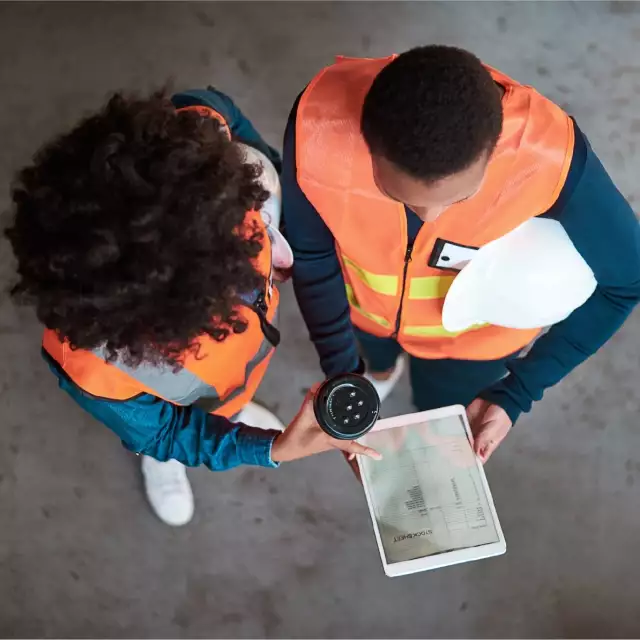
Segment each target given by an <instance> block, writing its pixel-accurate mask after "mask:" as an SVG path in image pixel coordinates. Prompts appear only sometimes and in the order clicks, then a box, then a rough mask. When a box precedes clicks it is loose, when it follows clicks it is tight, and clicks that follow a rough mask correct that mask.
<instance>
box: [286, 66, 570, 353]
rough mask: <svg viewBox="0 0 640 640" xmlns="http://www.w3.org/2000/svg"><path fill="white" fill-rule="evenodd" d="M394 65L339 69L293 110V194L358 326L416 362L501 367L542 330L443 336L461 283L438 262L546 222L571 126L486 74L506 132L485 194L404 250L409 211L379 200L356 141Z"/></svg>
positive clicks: (503, 79)
mask: <svg viewBox="0 0 640 640" xmlns="http://www.w3.org/2000/svg"><path fill="white" fill-rule="evenodd" d="M394 57H395V56H391V57H388V58H380V59H356V58H338V59H337V61H336V63H335V64H333V65H331V66H329V67H327V68H326V69H324V70H323V71H321V72H320V73H319V74H318V75H317V76H316V77H315V78H314V79H313V80H312V81H311V83H310V84H309V85H308V87H307V89H306V90H305V91H304V93H303V94H302V97H301V99H300V103H299V105H298V113H297V121H296V160H297V179H298V183H299V185H300V187H301V189H302V191H303V192H304V193H305V195H306V196H307V198H308V200H309V201H310V202H311V204H312V205H313V206H314V207H315V208H316V210H317V211H318V213H319V214H320V216H321V217H322V218H323V220H324V221H325V223H326V224H327V226H328V227H329V229H330V230H331V232H332V233H333V236H334V238H335V242H336V250H337V253H338V257H339V259H340V262H341V265H342V273H343V275H344V280H345V285H346V290H347V298H348V300H349V304H350V306H351V318H352V321H353V323H354V324H355V325H356V326H357V327H359V328H360V329H362V330H364V331H366V332H368V333H370V334H373V335H375V336H380V337H394V338H396V339H397V340H398V342H399V343H400V344H401V345H402V347H403V349H404V350H405V351H407V352H408V353H410V354H412V355H414V356H417V357H419V358H432V359H437V358H455V359H467V360H493V359H498V358H501V357H504V356H507V355H509V354H511V353H514V352H516V351H518V350H519V349H521V348H522V347H524V346H525V345H527V344H528V343H529V342H530V341H531V340H532V339H533V338H535V336H536V335H537V334H538V333H539V329H533V330H519V329H508V328H505V327H499V326H494V325H484V326H479V327H473V328H471V329H468V330H466V331H464V332H459V333H450V332H448V331H446V330H445V328H444V327H443V326H442V306H443V302H444V297H445V295H446V293H447V291H448V289H449V287H450V286H451V283H452V282H453V279H454V278H455V277H456V272H455V271H452V270H450V269H447V268H445V267H443V266H442V261H440V260H438V252H439V251H441V249H442V247H443V246H446V244H445V243H450V244H449V246H451V245H460V246H463V247H468V248H478V247H481V246H483V245H484V244H486V243H488V242H490V241H491V240H495V239H496V238H499V237H501V236H503V235H504V234H506V233H508V232H509V231H511V230H513V229H515V228H516V227H517V226H518V225H520V224H521V223H522V222H524V221H525V220H528V219H529V218H532V217H534V216H537V215H540V214H543V213H544V212H546V211H547V210H548V209H549V207H550V206H551V205H552V204H553V203H554V202H555V201H556V199H557V198H558V195H559V194H560V191H561V189H562V187H563V185H564V182H565V180H566V177H567V173H568V171H569V166H570V164H571V158H572V155H573V143H574V132H573V125H572V122H571V119H570V118H569V117H568V116H567V114H566V113H564V112H563V111H562V110H561V109H560V108H559V107H558V106H556V105H555V104H553V103H552V102H550V101H549V100H547V99H546V98H544V97H543V96H541V95H540V94H539V93H537V92H536V91H535V90H534V89H532V88H531V87H527V86H523V85H520V84H517V83H516V82H514V81H513V80H511V78H508V77H507V76H505V75H503V74H502V73H500V72H498V71H495V70H494V69H489V71H490V73H491V75H492V77H493V79H494V80H495V82H497V83H498V84H500V85H501V86H502V87H504V89H505V94H504V97H503V101H502V104H503V110H504V124H503V129H502V133H501V135H500V139H499V141H498V144H497V147H496V149H495V151H494V153H493V155H492V157H491V160H490V162H489V165H488V168H487V173H486V176H485V179H484V183H483V185H482V187H481V189H480V191H479V192H478V193H477V194H476V195H475V196H474V197H472V198H470V199H469V200H465V201H464V202H459V203H457V204H454V205H452V206H451V207H449V208H448V209H446V210H445V211H444V212H443V213H442V215H441V216H440V217H439V218H438V219H437V220H436V221H435V222H432V223H424V224H423V225H422V228H421V229H420V231H419V233H418V236H417V238H416V240H415V243H414V245H413V249H412V250H411V251H410V250H408V248H407V246H408V245H407V221H406V215H405V209H404V205H403V204H401V203H398V202H396V201H394V200H391V199H390V198H388V197H387V196H385V195H384V194H382V193H381V192H380V191H379V190H378V189H377V187H376V185H375V183H374V180H373V173H372V168H371V157H370V155H369V152H368V149H367V146H366V144H365V141H364V139H363V137H362V135H361V133H360V118H361V113H362V105H363V102H364V98H365V95H366V94H367V91H368V90H369V87H370V86H371V84H372V82H373V80H374V78H375V77H376V75H377V74H378V73H379V72H380V71H381V70H382V69H383V68H384V67H385V66H386V65H387V64H389V63H390V62H391V60H393V59H394ZM390 116H392V114H390ZM436 263H439V264H438V266H435V264H436ZM431 265H434V266H431Z"/></svg>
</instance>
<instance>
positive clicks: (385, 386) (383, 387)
mask: <svg viewBox="0 0 640 640" xmlns="http://www.w3.org/2000/svg"><path fill="white" fill-rule="evenodd" d="M404 363H405V357H404V354H403V353H401V354H400V355H399V356H398V358H397V360H396V366H395V367H394V369H393V372H392V373H391V375H390V376H389V377H388V378H387V379H386V380H376V379H375V378H374V377H373V376H372V375H371V374H370V373H366V372H365V374H364V377H365V378H366V379H367V380H368V381H369V382H370V383H371V384H372V385H373V386H374V387H375V388H376V391H377V392H378V395H379V396H380V402H382V401H383V400H384V399H385V398H386V397H387V396H388V395H389V394H390V393H391V392H392V391H393V388H394V387H395V386H396V384H397V383H398V380H400V376H401V375H402V373H403V371H404V367H405V364H404Z"/></svg>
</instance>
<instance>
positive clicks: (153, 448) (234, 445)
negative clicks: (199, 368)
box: [49, 362, 278, 471]
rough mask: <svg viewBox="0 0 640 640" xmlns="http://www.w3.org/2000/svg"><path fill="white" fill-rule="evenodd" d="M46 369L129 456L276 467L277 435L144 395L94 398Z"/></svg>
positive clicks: (220, 468)
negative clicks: (273, 456)
mask: <svg viewBox="0 0 640 640" xmlns="http://www.w3.org/2000/svg"><path fill="white" fill-rule="evenodd" d="M49 364H50V365H51V363H50V362H49ZM51 369H52V371H53V373H54V374H55V375H56V376H57V377H58V380H59V383H60V387H61V388H62V389H63V390H64V391H66V392H67V393H68V394H69V395H70V396H71V397H72V398H73V399H74V400H75V401H76V402H77V403H78V404H79V405H80V406H81V407H82V408H83V409H85V410H86V411H88V412H89V413H90V414H91V415H92V416H93V417H94V418H96V419H97V420H99V421H100V422H102V423H103V424H104V425H106V426H107V427H108V428H109V429H111V431H113V432H114V433H115V434H116V435H117V436H118V437H119V438H120V440H121V441H122V443H123V444H124V445H125V446H126V447H127V449H130V450H131V451H134V452H135V453H144V454H145V455H148V456H151V457H153V458H156V459H157V460H162V461H164V460H169V459H173V460H178V461H179V462H181V463H182V464H185V465H187V466H190V467H194V466H198V465H205V466H207V467H209V469H212V470H213V471H224V470H226V469H231V468H232V467H236V466H238V465H241V464H250V465H260V466H264V467H274V466H277V465H275V464H274V463H273V461H272V460H271V446H272V443H273V440H274V438H275V437H276V436H277V435H278V432H277V431H265V430H262V429H256V428H254V427H249V426H247V425H244V424H242V423H233V422H231V421H230V420H227V419H226V418H224V417H222V416H216V415H212V414H209V413H206V412H204V411H203V410H202V409H199V408H198V407H181V406H178V405H175V404H172V403H170V402H167V401H166V400H162V399H161V398H156V397H155V396H152V395H149V394H143V395H141V396H137V397H135V398H132V399H131V400H125V401H115V400H113V401H112V400H107V399H100V398H95V397H93V396H90V395H88V394H86V393H84V392H83V391H82V390H81V389H80V388H79V387H78V386H77V385H76V384H75V383H74V382H73V381H72V380H71V379H70V378H69V377H68V376H66V375H65V374H64V372H61V371H60V370H59V369H58V368H56V367H54V366H52V367H51Z"/></svg>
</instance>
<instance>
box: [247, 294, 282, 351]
mask: <svg viewBox="0 0 640 640" xmlns="http://www.w3.org/2000/svg"><path fill="white" fill-rule="evenodd" d="M251 309H253V311H254V312H255V314H256V315H257V316H258V318H259V320H260V329H262V333H263V335H264V337H265V338H266V339H267V340H268V341H269V342H270V343H271V344H272V345H273V346H274V347H277V346H278V345H279V344H280V331H278V329H277V328H276V327H274V326H273V325H272V324H271V323H270V322H269V320H267V311H268V307H267V301H266V299H265V296H264V293H260V294H259V295H258V297H257V298H256V300H255V302H254V303H253V304H252V305H251Z"/></svg>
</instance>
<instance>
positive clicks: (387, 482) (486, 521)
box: [360, 415, 499, 564]
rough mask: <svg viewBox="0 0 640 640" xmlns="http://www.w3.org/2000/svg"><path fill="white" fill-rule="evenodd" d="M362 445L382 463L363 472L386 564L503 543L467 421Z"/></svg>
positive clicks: (441, 421) (384, 433)
mask: <svg viewBox="0 0 640 640" xmlns="http://www.w3.org/2000/svg"><path fill="white" fill-rule="evenodd" d="M363 441H364V442H365V443H366V444H367V445H368V446H370V447H374V448H375V449H377V450H378V451H379V452H380V453H381V454H382V455H383V459H382V460H381V461H378V462H376V461H373V460H370V459H369V458H361V459H360V465H361V470H362V473H363V475H364V476H365V479H366V481H367V485H368V487H369V492H370V498H371V501H372V503H373V510H374V514H375V518H376V521H377V524H378V530H379V533H380V537H381V539H382V546H383V548H384V553H385V556H386V560H387V564H393V563H396V562H405V561H407V560H414V559H416V558H424V557H426V556H431V555H434V554H438V553H443V552H446V551H453V550H455V549H466V548H469V547H477V546H480V545H486V544H491V543H494V542H499V536H498V531H497V530H496V526H495V523H494V521H493V516H492V513H491V508H490V507H489V501H488V499H487V495H486V494H485V491H484V485H483V482H482V478H481V475H480V471H479V469H478V466H477V464H476V456H475V454H474V453H473V450H472V448H471V445H470V443H469V440H468V439H467V435H466V432H465V426H464V422H463V421H462V418H461V417H460V416H457V415H450V416H447V417H443V418H436V419H433V420H429V421H428V422H419V423H415V424H411V425H406V426H399V427H394V428H390V429H384V430H381V431H374V432H371V433H369V434H367V435H366V436H365V437H364V438H363Z"/></svg>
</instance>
